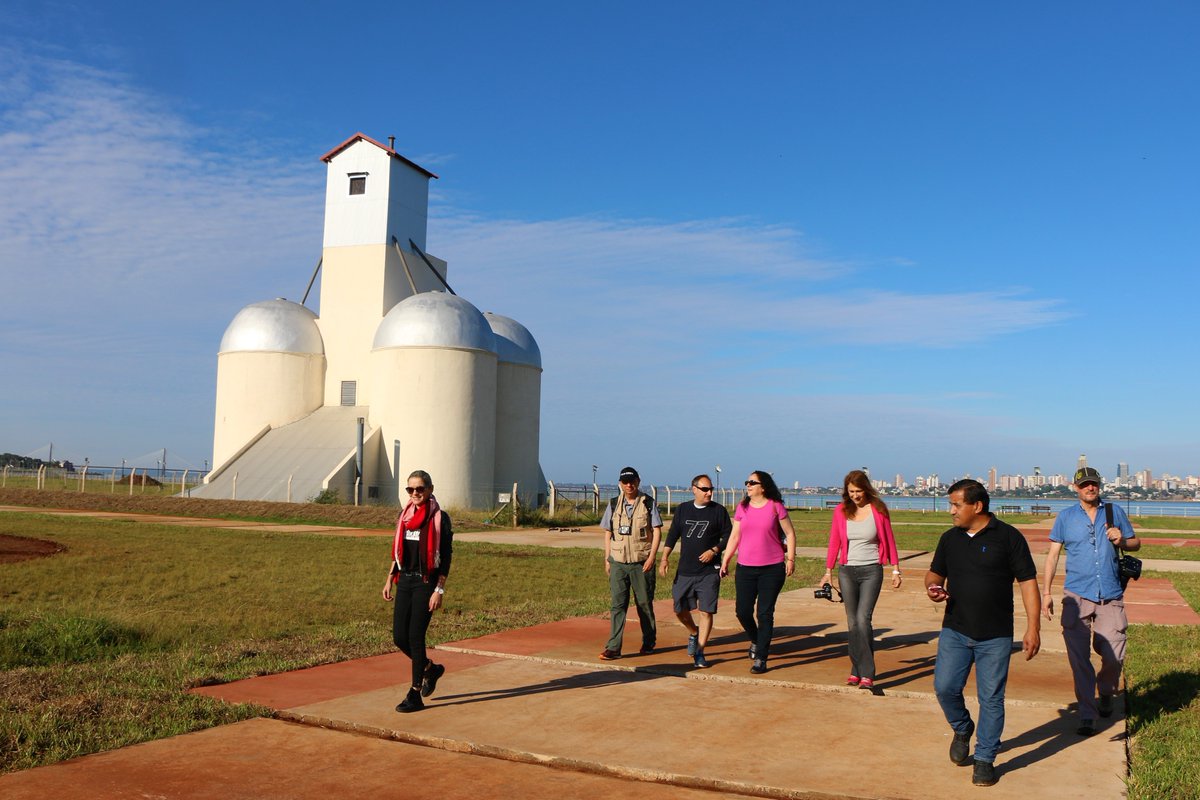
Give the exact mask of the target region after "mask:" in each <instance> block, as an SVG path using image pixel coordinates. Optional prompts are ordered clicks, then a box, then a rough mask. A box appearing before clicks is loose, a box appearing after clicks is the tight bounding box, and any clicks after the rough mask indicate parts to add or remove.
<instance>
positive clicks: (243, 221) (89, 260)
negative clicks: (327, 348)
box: [0, 50, 322, 320]
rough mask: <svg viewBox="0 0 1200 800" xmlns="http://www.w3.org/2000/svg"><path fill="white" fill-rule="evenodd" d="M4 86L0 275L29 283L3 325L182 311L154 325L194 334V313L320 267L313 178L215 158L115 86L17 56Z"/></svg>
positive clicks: (159, 109) (279, 163) (143, 97)
mask: <svg viewBox="0 0 1200 800" xmlns="http://www.w3.org/2000/svg"><path fill="white" fill-rule="evenodd" d="M0 75H3V78H4V80H3V81H0V82H2V83H4V85H5V86H6V87H7V88H6V90H5V92H4V107H3V108H2V109H0V152H3V153H4V154H5V157H4V158H3V159H0V184H2V185H4V186H5V187H8V190H7V191H5V192H3V193H0V264H3V267H4V269H5V271H6V272H9V273H10V274H18V273H19V274H20V275H21V279H20V280H19V281H12V282H10V285H9V287H8V288H9V291H6V292H5V293H4V295H3V296H0V311H2V312H3V313H4V315H5V316H6V317H7V318H9V319H12V318H13V317H14V316H16V317H20V316H22V315H23V314H24V313H26V312H27V311H29V310H30V309H31V308H33V307H35V306H36V307H38V312H39V313H40V314H44V313H45V311H46V306H49V307H50V308H51V309H53V311H54V313H55V315H56V316H59V317H60V318H61V317H62V316H64V315H80V314H82V315H85V316H87V317H89V318H92V319H95V317H96V313H95V312H96V311H97V309H98V307H100V308H104V309H106V311H107V312H108V313H110V314H133V315H135V316H138V317H143V318H144V317H147V316H154V315H155V314H154V309H155V307H156V306H157V305H158V304H160V303H161V300H162V299H163V298H164V297H186V298H189V299H190V300H191V301H192V303H189V304H187V306H185V309H176V310H172V311H170V312H161V313H159V314H158V316H160V317H171V318H175V319H178V318H179V317H180V313H181V311H182V314H183V316H184V318H187V317H191V319H192V320H194V319H196V318H197V317H199V316H202V314H197V315H194V316H193V315H191V314H189V313H188V312H189V311H191V308H190V306H192V304H193V303H195V304H199V305H204V304H205V301H206V300H208V299H209V298H212V297H215V296H216V297H220V296H223V297H231V296H236V294H237V292H234V291H229V289H230V287H231V285H233V284H246V283H248V284H250V285H252V286H254V285H259V286H262V287H263V289H264V290H267V287H268V286H270V285H271V284H272V283H274V282H277V281H278V279H279V278H280V277H281V276H282V273H283V272H284V270H286V269H288V268H291V269H293V270H294V269H295V268H296V267H300V270H301V271H302V270H303V266H302V265H303V263H304V262H306V261H309V260H310V259H312V260H314V261H315V256H316V254H317V251H318V249H319V243H320V239H319V237H320V203H321V198H320V183H321V177H322V176H320V175H315V174H313V171H312V170H311V166H310V165H308V164H305V163H303V162H302V161H300V160H295V161H287V160H281V159H279V158H276V157H273V156H269V155H268V154H265V153H262V152H258V151H257V148H256V147H255V145H254V143H253V142H247V143H246V146H245V148H244V149H243V150H242V151H240V152H236V151H235V152H234V153H233V154H232V155H231V154H218V153H215V152H212V151H207V150H205V149H204V148H203V146H202V145H201V143H202V142H203V140H204V131H200V130H196V129H194V128H193V127H191V126H190V125H188V124H187V123H186V121H185V120H184V119H183V118H182V117H181V116H180V115H179V114H178V113H176V112H175V111H174V110H173V109H172V108H171V107H170V105H169V103H168V102H167V101H166V100H164V99H162V98H158V97H155V96H153V95H149V94H147V93H145V92H139V91H137V90H135V89H132V88H130V87H129V86H128V85H126V83H125V81H124V79H123V76H121V75H117V74H113V73H109V72H105V71H102V70H98V69H95V68H92V67H88V66H84V65H80V64H76V63H72V62H70V61H65V60H55V59H50V58H46V57H40V56H34V55H30V54H28V53H21V54H17V53H14V52H13V51H11V50H0ZM314 231H315V232H314ZM301 253H305V255H304V256H300V254H301ZM296 260H301V263H300V264H295V263H294V262H295V261H296ZM289 262H291V263H289ZM301 288H302V287H301ZM205 310H207V309H205Z"/></svg>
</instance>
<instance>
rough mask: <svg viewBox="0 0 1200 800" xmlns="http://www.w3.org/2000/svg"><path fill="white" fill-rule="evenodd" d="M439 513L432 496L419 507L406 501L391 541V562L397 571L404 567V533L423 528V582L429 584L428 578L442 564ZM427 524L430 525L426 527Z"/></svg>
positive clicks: (439, 510)
mask: <svg viewBox="0 0 1200 800" xmlns="http://www.w3.org/2000/svg"><path fill="white" fill-rule="evenodd" d="M441 511H442V510H441V507H440V506H438V502H437V498H435V497H433V496H432V495H430V497H429V499H428V500H427V501H425V502H424V503H421V504H419V505H418V504H417V503H415V502H413V501H412V500H409V501H408V505H406V506H405V507H404V510H403V511H401V512H400V517H399V518H398V519H397V520H396V538H395V539H393V540H392V561H393V562H395V564H396V569H397V570H400V569H402V568H403V566H404V531H406V530H410V531H415V530H417V529H418V528H423V530H422V531H421V544H422V545H424V552H425V560H424V565H425V581H426V583H428V582H429V577H430V576H431V575H433V573H434V571H435V570H436V569H437V568H438V567H439V566H440V565H441V563H442V550H441V543H442V513H441ZM427 522H431V523H432V524H428V525H427V524H426V523H427ZM396 577H397V578H398V577H399V572H397V573H396Z"/></svg>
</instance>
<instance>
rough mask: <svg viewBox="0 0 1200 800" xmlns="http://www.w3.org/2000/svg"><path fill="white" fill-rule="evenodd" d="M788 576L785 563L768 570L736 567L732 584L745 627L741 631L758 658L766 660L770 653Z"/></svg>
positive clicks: (739, 615) (740, 619)
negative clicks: (781, 596)
mask: <svg viewBox="0 0 1200 800" xmlns="http://www.w3.org/2000/svg"><path fill="white" fill-rule="evenodd" d="M786 580H787V573H786V572H785V571H784V569H783V563H782V562H781V563H779V564H768V565H767V566H765V567H751V566H747V565H745V564H738V565H737V572H735V573H734V574H733V584H734V586H735V587H736V588H737V606H736V608H737V618H738V622H740V623H742V630H744V631H746V636H748V637H749V638H750V643H751V644H753V645H754V646H755V656H754V657H755V658H758V659H762V660H763V661H766V660H767V655H768V653H769V651H770V649H771V637H772V636H773V635H774V634H775V601H776V600H778V599H779V593H780V592H781V591H783V584H784V581H786ZM755 605H757V606H758V620H757V622H756V621H755V618H754V616H755V615H754V609H755Z"/></svg>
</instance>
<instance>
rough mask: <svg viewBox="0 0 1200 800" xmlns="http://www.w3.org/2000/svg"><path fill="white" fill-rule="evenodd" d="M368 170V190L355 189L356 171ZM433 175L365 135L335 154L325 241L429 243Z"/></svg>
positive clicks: (332, 244) (343, 244)
mask: <svg viewBox="0 0 1200 800" xmlns="http://www.w3.org/2000/svg"><path fill="white" fill-rule="evenodd" d="M362 173H365V174H366V191H365V193H363V194H357V195H352V194H350V176H351V175H352V174H362ZM428 208H429V176H428V175H426V174H425V173H424V172H421V171H420V170H419V169H416V168H414V167H412V166H411V165H409V164H406V163H405V162H403V161H401V160H400V159H398V158H394V157H392V156H390V155H388V153H387V151H385V150H381V149H380V148H379V147H378V146H376V145H374V144H372V143H371V142H367V141H363V140H361V139H360V140H359V141H357V142H355V143H354V144H352V145H350V146H349V147H347V148H346V149H345V150H343V151H341V152H340V153H338V154H337V155H335V156H334V157H333V158H331V159H329V162H328V164H327V166H326V178H325V238H324V242H323V246H324V247H326V248H329V247H346V246H350V245H360V244H389V243H390V242H391V240H392V236H395V237H396V238H397V239H399V240H400V242H401V244H403V245H404V246H405V247H407V246H408V240H409V239H410V238H411V239H412V240H413V241H415V242H416V243H417V246H418V247H420V248H421V249H422V250H424V249H425V230H426V225H427V222H428Z"/></svg>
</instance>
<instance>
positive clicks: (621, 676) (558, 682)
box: [430, 669, 669, 708]
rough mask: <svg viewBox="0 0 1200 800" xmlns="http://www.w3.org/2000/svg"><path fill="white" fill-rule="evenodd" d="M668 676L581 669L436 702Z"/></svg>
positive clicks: (439, 705) (441, 704)
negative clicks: (571, 672) (577, 672)
mask: <svg viewBox="0 0 1200 800" xmlns="http://www.w3.org/2000/svg"><path fill="white" fill-rule="evenodd" d="M665 677H669V676H667V675H662V674H656V673H653V672H642V671H637V672H627V671H623V670H611V669H602V670H595V671H593V672H584V673H581V674H579V675H569V676H567V677H565V678H553V679H551V680H548V681H543V682H541V683H531V684H528V685H526V686H509V687H505V688H498V689H488V690H487V691H482V692H465V693H462V694H449V695H440V696H439V697H438V702H437V704H436V705H435V706H430V708H442V707H445V706H464V705H470V704H471V703H485V702H490V701H494V700H510V699H512V698H516V697H526V696H528V695H534V694H544V693H546V692H561V691H565V690H574V689H599V688H602V687H604V686H619V685H622V684H631V683H641V682H644V681H650V680H657V679H659V678H665Z"/></svg>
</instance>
